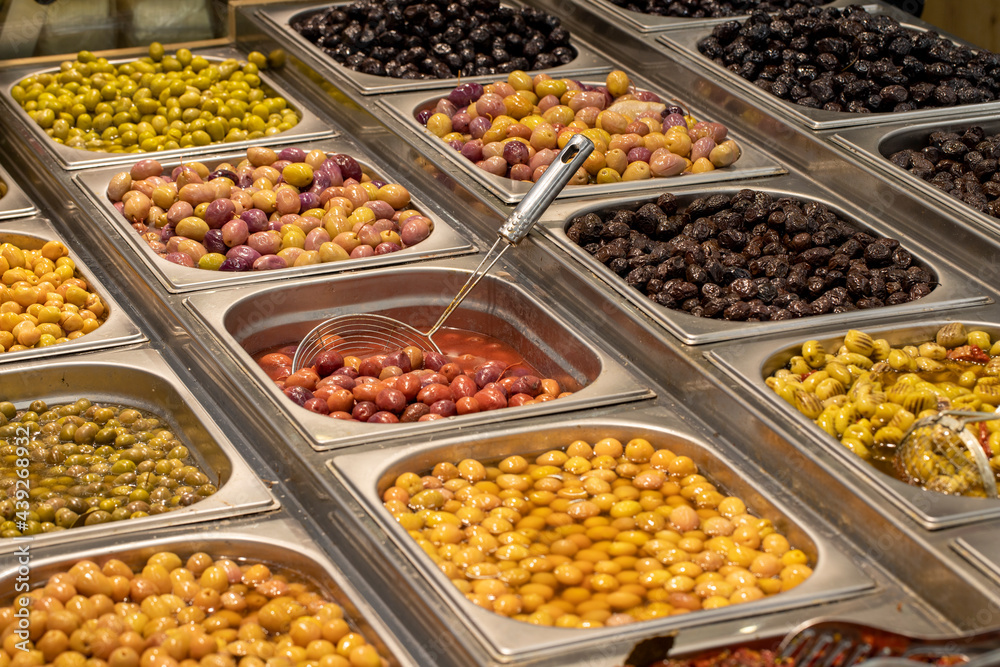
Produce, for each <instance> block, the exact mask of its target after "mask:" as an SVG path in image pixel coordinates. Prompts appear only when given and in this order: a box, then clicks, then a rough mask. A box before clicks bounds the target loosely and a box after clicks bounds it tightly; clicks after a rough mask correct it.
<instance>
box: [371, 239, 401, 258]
mask: <svg viewBox="0 0 1000 667" xmlns="http://www.w3.org/2000/svg"><path fill="white" fill-rule="evenodd" d="M402 249H403V248H402V246H400V245H399V244H398V243H393V242H391V241H383V242H382V243H379V244H378V245H377V246H375V254H376V255H388V254H391V253H394V252H399V251H400V250H402Z"/></svg>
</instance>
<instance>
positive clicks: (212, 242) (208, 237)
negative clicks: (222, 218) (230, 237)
mask: <svg viewBox="0 0 1000 667" xmlns="http://www.w3.org/2000/svg"><path fill="white" fill-rule="evenodd" d="M201 243H202V245H204V246H205V250H207V251H209V252H217V253H219V254H222V255H224V254H226V252H227V251H228V250H229V246H228V245H226V241H225V236H224V235H223V233H222V230H221V229H210V230H208V231H207V232H205V238H203V239H202V240H201Z"/></svg>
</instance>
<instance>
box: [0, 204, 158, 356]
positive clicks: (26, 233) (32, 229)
mask: <svg viewBox="0 0 1000 667" xmlns="http://www.w3.org/2000/svg"><path fill="white" fill-rule="evenodd" d="M47 241H61V242H62V243H63V245H65V246H66V247H67V248H68V249H69V256H70V258H71V259H72V260H73V263H74V264H76V270H77V272H79V274H80V275H81V276H83V278H84V279H85V280H86V281H87V284H88V285H90V289H91V291H92V292H97V294H99V295H100V296H101V299H103V300H104V302H105V304H106V305H107V307H108V317H107V319H106V320H105V321H104V324H102V325H101V326H99V327H97V329H95V330H94V331H91V332H90V333H89V334H86V335H84V336H80V337H79V338H77V339H76V340H71V341H67V342H65V343H58V344H56V345H49V346H48V347H35V348H31V349H30V350H22V351H20V352H4V353H3V354H0V366H2V365H3V364H5V363H16V362H18V361H24V360H26V359H40V358H43V357H51V356H54V355H57V354H69V353H73V352H83V351H85V350H97V349H101V348H105V347H112V346H115V345H125V344H127V343H135V342H138V341H141V340H145V338H146V337H145V336H144V335H143V333H142V330H140V329H139V327H138V326H136V324H135V323H134V322H133V321H132V319H131V318H130V317H129V316H128V315H127V314H126V313H125V311H124V310H122V308H121V306H119V305H118V303H117V302H116V301H115V300H114V299H113V298H112V297H111V294H110V293H109V292H108V290H107V289H105V287H104V286H103V285H102V284H101V283H100V281H98V280H97V279H96V278H94V275H93V274H92V273H91V272H90V270H89V269H88V268H87V266H86V265H85V264H84V262H83V261H82V260H81V259H80V257H79V256H78V255H77V254H76V253H75V252H74V251H73V248H72V246H71V244H69V243H68V242H66V241H65V239H63V238H61V237H60V236H59V235H58V234H57V233H56V231H55V228H53V227H52V223H50V222H49V221H48V220H46V219H44V218H25V219H20V220H8V221H6V222H0V243H13V244H14V245H16V246H18V247H20V248H25V249H31V250H35V249H37V248H41V247H42V246H43V245H45V243H46V242H47Z"/></svg>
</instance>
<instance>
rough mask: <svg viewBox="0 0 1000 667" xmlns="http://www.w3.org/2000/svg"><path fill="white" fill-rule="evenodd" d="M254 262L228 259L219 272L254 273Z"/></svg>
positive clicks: (243, 258) (234, 258)
mask: <svg viewBox="0 0 1000 667" xmlns="http://www.w3.org/2000/svg"><path fill="white" fill-rule="evenodd" d="M252 270H253V262H251V261H250V260H248V259H246V258H245V257H227V258H226V260H225V261H224V262H222V264H220V265H219V271H252Z"/></svg>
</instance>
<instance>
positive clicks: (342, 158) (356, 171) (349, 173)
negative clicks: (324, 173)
mask: <svg viewBox="0 0 1000 667" xmlns="http://www.w3.org/2000/svg"><path fill="white" fill-rule="evenodd" d="M333 160H334V162H336V163H337V166H339V167H340V173H341V174H343V175H344V178H345V179H346V178H353V179H354V180H356V181H358V182H361V177H362V175H363V174H362V172H361V165H359V164H358V161H357V160H355V159H354V158H352V157H351V156H350V155H347V154H346V153H337V154H336V155H334V156H333ZM331 178H332V176H331Z"/></svg>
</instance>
